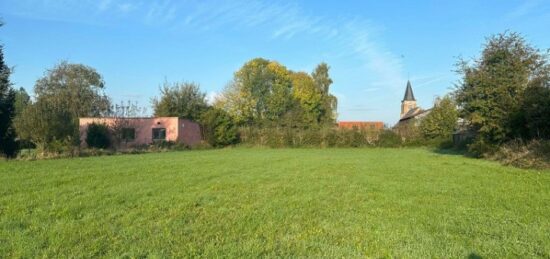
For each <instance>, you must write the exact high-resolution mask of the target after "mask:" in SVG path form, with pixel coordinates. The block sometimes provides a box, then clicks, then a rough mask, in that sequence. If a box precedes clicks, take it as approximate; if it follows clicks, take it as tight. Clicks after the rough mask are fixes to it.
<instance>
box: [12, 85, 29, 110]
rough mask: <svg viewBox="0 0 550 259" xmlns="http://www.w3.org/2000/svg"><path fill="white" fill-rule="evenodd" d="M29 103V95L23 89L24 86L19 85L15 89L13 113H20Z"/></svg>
mask: <svg viewBox="0 0 550 259" xmlns="http://www.w3.org/2000/svg"><path fill="white" fill-rule="evenodd" d="M30 103H31V97H30V96H29V94H28V93H27V91H25V88H23V87H21V88H19V90H16V91H15V114H16V116H17V115H19V114H21V113H22V112H23V110H25V108H26V107H27V106H28V105H29V104H30Z"/></svg>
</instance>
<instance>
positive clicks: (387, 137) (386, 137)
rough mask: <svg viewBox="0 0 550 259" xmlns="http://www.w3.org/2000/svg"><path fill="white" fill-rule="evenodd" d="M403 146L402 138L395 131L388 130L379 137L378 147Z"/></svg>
mask: <svg viewBox="0 0 550 259" xmlns="http://www.w3.org/2000/svg"><path fill="white" fill-rule="evenodd" d="M401 145H402V141H401V136H399V134H397V133H396V132H395V131H393V130H389V129H386V130H383V131H382V132H381V133H380V135H378V142H377V146H379V147H400V146H401Z"/></svg>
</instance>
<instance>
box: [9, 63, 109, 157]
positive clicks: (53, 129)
mask: <svg viewBox="0 0 550 259" xmlns="http://www.w3.org/2000/svg"><path fill="white" fill-rule="evenodd" d="M103 90H104V83H103V79H102V77H101V75H100V74H99V73H98V72H97V71H96V70H95V69H93V68H91V67H89V66H86V65H82V64H70V63H67V62H61V63H60V64H58V65H56V66H55V67H54V68H53V69H51V70H48V71H47V72H46V74H45V76H44V77H43V78H41V79H39V80H38V81H37V82H36V84H35V86H34V93H35V98H36V102H35V103H33V104H31V105H29V106H28V107H27V108H26V109H25V110H24V111H23V112H22V114H21V116H18V119H17V123H16V125H17V131H18V133H19V134H20V136H21V137H23V138H29V139H30V140H31V141H32V142H33V143H35V144H36V145H38V146H39V147H42V148H44V147H45V148H47V146H48V144H50V143H52V142H54V141H58V142H63V143H65V144H71V145H78V144H79V132H78V120H79V118H80V117H95V116H102V115H107V114H109V107H110V100H109V98H108V97H107V96H106V95H105V94H104V92H103Z"/></svg>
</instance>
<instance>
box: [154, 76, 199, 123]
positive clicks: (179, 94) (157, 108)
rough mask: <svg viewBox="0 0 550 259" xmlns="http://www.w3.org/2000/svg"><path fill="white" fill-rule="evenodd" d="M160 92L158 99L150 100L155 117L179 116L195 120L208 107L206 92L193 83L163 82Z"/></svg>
mask: <svg viewBox="0 0 550 259" xmlns="http://www.w3.org/2000/svg"><path fill="white" fill-rule="evenodd" d="M160 94H161V96H160V99H157V98H155V99H153V101H152V102H153V108H154V112H155V116H157V117H180V118H186V119H190V120H195V121H196V120H199V119H200V117H201V114H202V113H203V112H204V111H206V109H207V107H208V105H207V103H206V94H205V93H203V92H201V90H200V88H199V85H198V84H195V83H188V82H184V83H174V84H170V83H168V82H164V85H163V86H162V87H161V88H160Z"/></svg>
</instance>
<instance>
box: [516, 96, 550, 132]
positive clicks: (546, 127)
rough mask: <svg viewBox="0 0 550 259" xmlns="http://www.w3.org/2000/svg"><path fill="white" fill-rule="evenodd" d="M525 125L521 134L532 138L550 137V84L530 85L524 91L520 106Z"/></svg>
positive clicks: (522, 121)
mask: <svg viewBox="0 0 550 259" xmlns="http://www.w3.org/2000/svg"><path fill="white" fill-rule="evenodd" d="M521 109H522V112H523V116H524V117H523V120H521V121H519V122H518V123H522V124H520V125H525V126H526V127H525V130H524V131H523V132H522V133H523V134H522V135H523V136H527V137H528V138H533V139H550V86H531V87H529V88H527V90H526V91H525V100H524V102H523V105H522V107H521Z"/></svg>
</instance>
